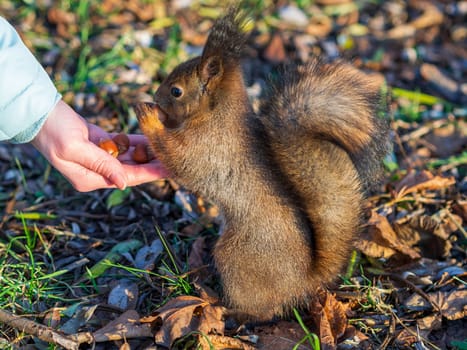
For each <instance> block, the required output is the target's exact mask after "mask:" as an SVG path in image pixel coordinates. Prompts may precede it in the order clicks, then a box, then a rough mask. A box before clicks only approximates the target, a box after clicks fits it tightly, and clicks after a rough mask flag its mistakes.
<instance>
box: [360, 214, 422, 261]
mask: <svg viewBox="0 0 467 350" xmlns="http://www.w3.org/2000/svg"><path fill="white" fill-rule="evenodd" d="M355 245H356V247H357V248H358V249H359V250H360V251H362V252H363V253H364V254H366V255H368V256H371V257H373V258H389V257H391V256H392V255H394V254H395V253H396V252H399V253H402V254H403V255H406V256H408V257H409V258H411V259H418V258H420V254H419V253H418V252H417V251H416V250H414V249H413V248H412V247H410V246H409V245H407V244H406V242H404V241H402V240H401V239H400V238H399V237H398V235H397V234H396V232H395V231H394V230H393V228H392V226H391V224H390V223H389V221H388V219H387V218H386V217H385V216H383V215H380V214H378V213H377V212H375V211H373V212H372V214H371V218H370V219H369V221H368V229H367V230H366V232H365V233H364V234H363V235H362V237H361V239H360V240H358V241H357V242H356V243H355Z"/></svg>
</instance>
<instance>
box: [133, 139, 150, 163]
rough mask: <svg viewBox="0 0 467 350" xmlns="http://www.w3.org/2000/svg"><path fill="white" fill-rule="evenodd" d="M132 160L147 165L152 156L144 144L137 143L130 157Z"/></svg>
mask: <svg viewBox="0 0 467 350" xmlns="http://www.w3.org/2000/svg"><path fill="white" fill-rule="evenodd" d="M132 158H133V160H134V161H135V162H136V163H141V164H142V163H147V162H149V161H150V160H151V159H152V156H150V154H149V152H148V148H147V146H146V145H145V144H143V143H138V144H137V145H136V146H135V150H134V151H133V155H132Z"/></svg>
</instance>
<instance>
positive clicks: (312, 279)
mask: <svg viewBox="0 0 467 350" xmlns="http://www.w3.org/2000/svg"><path fill="white" fill-rule="evenodd" d="M241 23H242V16H239V13H238V11H237V10H235V9H230V10H229V11H228V12H227V14H226V15H225V16H224V17H222V18H220V19H218V20H217V21H216V22H215V24H214V25H213V28H212V29H211V31H210V34H209V36H208V39H207V42H206V45H205V47H204V50H203V52H202V55H201V56H200V57H196V58H193V59H191V60H189V61H187V62H184V63H182V64H180V65H179V66H177V67H176V68H175V69H174V70H173V72H172V73H171V74H170V75H169V76H168V77H167V78H166V79H165V81H163V82H162V84H161V85H160V86H159V88H158V90H157V92H156V94H155V96H154V103H141V104H138V105H137V106H136V114H137V117H138V120H139V125H140V128H141V129H142V131H143V133H144V134H145V135H146V137H147V138H148V140H149V142H150V144H151V147H152V150H153V152H154V154H156V155H157V157H158V158H159V159H160V161H161V162H162V163H163V164H164V165H165V167H166V168H167V169H168V170H169V171H170V172H171V174H172V176H173V178H174V179H175V180H176V181H177V182H178V183H180V184H182V185H183V186H185V187H186V188H188V189H190V190H192V191H194V192H195V193H196V194H199V195H201V196H203V197H205V198H208V199H210V200H211V201H212V202H213V203H215V204H216V205H217V206H218V207H219V209H220V211H221V213H222V216H223V225H222V226H221V235H220V238H219V240H218V242H217V244H216V246H215V248H214V261H215V266H216V268H217V270H218V272H219V274H220V277H221V280H222V286H223V294H224V297H225V301H226V303H227V305H228V306H229V307H231V308H232V309H234V310H237V311H238V312H239V313H241V314H243V315H247V317H249V318H252V319H257V320H261V319H263V320H264V319H270V318H272V317H273V316H283V315H284V314H285V313H287V312H288V311H290V309H291V308H292V307H295V306H299V305H304V304H306V302H307V300H309V298H310V296H312V295H313V293H314V292H315V291H316V289H317V288H318V287H320V286H325V285H326V284H328V283H330V282H332V281H333V280H335V279H336V278H337V276H338V274H339V273H340V272H341V270H342V269H343V267H344V266H345V264H346V262H347V259H348V256H349V253H350V251H351V249H352V241H353V240H354V239H355V238H356V237H357V235H358V232H359V230H360V225H361V214H362V210H361V208H362V201H363V199H364V195H365V191H366V189H367V188H369V187H371V185H372V183H373V182H375V179H376V178H377V177H378V175H379V174H380V173H381V170H382V166H381V164H382V158H383V157H384V156H385V154H386V153H387V151H388V148H389V141H388V130H389V128H388V122H387V120H385V119H384V118H381V117H380V116H379V114H380V112H381V111H382V110H383V109H382V108H381V104H380V102H381V94H380V86H378V84H377V83H375V82H374V80H373V79H372V78H370V77H369V76H367V75H365V74H364V73H362V72H360V71H359V70H357V69H356V68H354V67H352V66H351V65H350V64H346V63H342V62H339V63H330V64H325V63H322V62H321V61H320V60H319V59H316V58H313V59H310V61H309V62H308V63H305V64H303V65H288V66H286V67H284V69H283V72H282V74H281V75H280V77H279V78H278V79H276V82H275V83H273V84H272V86H271V87H270V92H269V95H268V96H266V97H264V98H263V99H262V107H261V108H260V111H259V112H258V113H255V112H254V111H253V108H252V106H251V104H250V102H249V99H248V96H247V91H246V88H245V83H244V80H243V77H242V74H243V73H242V68H241V64H240V60H241V58H242V49H243V47H244V46H245V43H246V40H247V34H246V33H245V32H244V31H243V30H242V25H241Z"/></svg>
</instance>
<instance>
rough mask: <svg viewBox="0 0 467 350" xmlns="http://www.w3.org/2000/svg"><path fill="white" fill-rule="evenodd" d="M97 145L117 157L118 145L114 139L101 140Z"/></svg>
mask: <svg viewBox="0 0 467 350" xmlns="http://www.w3.org/2000/svg"><path fill="white" fill-rule="evenodd" d="M99 147H100V148H102V149H103V150H104V151H106V152H107V153H109V154H110V155H111V156H112V157H115V158H117V156H118V147H117V145H116V143H115V142H114V141H112V140H111V139H106V140H101V141H99Z"/></svg>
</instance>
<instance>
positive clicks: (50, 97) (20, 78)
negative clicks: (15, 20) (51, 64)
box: [0, 17, 61, 143]
mask: <svg viewBox="0 0 467 350" xmlns="http://www.w3.org/2000/svg"><path fill="white" fill-rule="evenodd" d="M60 98H61V96H60V94H59V93H58V92H57V89H56V88H55V86H54V84H53V83H52V81H51V80H50V78H49V76H48V74H47V72H46V71H45V70H44V69H43V68H42V66H41V65H40V63H39V62H38V61H37V60H36V59H35V57H34V56H33V55H32V54H31V52H30V51H29V50H28V48H27V47H26V46H25V45H24V43H23V42H22V41H21V38H20V37H19V35H18V33H17V32H16V31H15V29H14V28H13V27H12V26H11V25H10V24H9V23H8V22H7V21H6V20H5V19H3V18H2V17H0V141H1V140H10V141H11V142H16V143H24V142H29V141H31V140H32V139H33V138H34V137H35V136H36V134H37V133H38V132H39V130H40V128H41V127H42V125H43V123H44V122H45V120H46V119H47V116H48V114H49V112H50V111H51V110H52V109H53V108H54V107H55V105H56V104H57V102H58V101H59V100H60Z"/></svg>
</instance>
